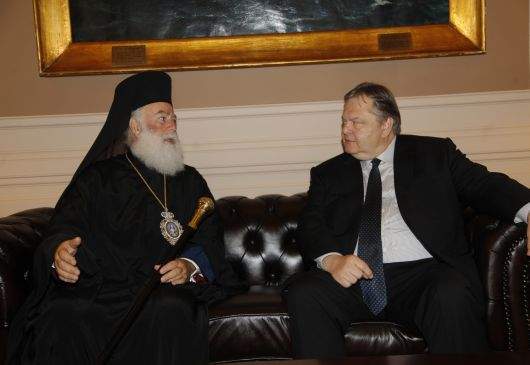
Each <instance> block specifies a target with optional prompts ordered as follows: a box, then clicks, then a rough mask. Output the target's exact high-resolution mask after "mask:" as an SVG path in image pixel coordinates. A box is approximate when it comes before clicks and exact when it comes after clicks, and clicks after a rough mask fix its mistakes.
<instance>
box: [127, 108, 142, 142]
mask: <svg viewBox="0 0 530 365" xmlns="http://www.w3.org/2000/svg"><path fill="white" fill-rule="evenodd" d="M142 108H143V107H142V106H141V107H139V108H138V109H135V110H133V111H132V112H131V118H134V119H136V120H137V121H138V124H139V126H140V129H142V128H143V119H142ZM133 141H134V135H133V133H132V131H131V127H130V126H129V128H127V130H126V131H125V143H126V144H127V146H129V147H131V143H133Z"/></svg>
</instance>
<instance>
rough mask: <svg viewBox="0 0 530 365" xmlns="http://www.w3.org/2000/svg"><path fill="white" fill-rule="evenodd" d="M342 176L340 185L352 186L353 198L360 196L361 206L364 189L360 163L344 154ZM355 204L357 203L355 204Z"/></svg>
mask: <svg viewBox="0 0 530 365" xmlns="http://www.w3.org/2000/svg"><path fill="white" fill-rule="evenodd" d="M344 165H345V166H344V169H343V171H344V176H343V179H342V180H343V181H342V184H348V185H350V184H351V186H352V190H353V191H354V194H353V195H354V196H360V197H361V204H362V202H363V195H364V189H363V173H362V170H361V163H360V162H359V160H357V159H356V158H354V157H353V156H351V155H349V154H345V160H344ZM355 203H357V202H355Z"/></svg>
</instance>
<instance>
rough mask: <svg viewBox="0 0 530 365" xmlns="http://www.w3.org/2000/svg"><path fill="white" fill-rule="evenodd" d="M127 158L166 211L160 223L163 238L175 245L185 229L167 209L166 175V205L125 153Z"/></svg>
mask: <svg viewBox="0 0 530 365" xmlns="http://www.w3.org/2000/svg"><path fill="white" fill-rule="evenodd" d="M125 158H127V161H129V163H130V164H131V166H132V168H133V169H134V171H136V173H137V174H138V176H139V177H140V179H142V181H143V182H144V184H145V186H146V187H147V189H149V191H150V192H151V194H153V196H154V197H155V199H156V200H157V202H158V203H159V204H160V206H161V207H162V208H163V209H164V211H163V212H162V213H160V215H161V216H162V218H163V219H162V221H161V222H160V231H161V232H162V236H163V237H164V238H165V239H166V241H167V242H168V243H169V244H170V245H172V246H173V245H175V244H176V243H177V241H178V239H179V238H180V236H181V235H182V232H183V229H182V224H180V222H179V221H178V220H176V219H174V217H175V215H174V214H173V213H171V212H170V211H169V210H168V208H167V195H166V174H163V175H164V204H162V201H161V200H160V199H159V198H158V196H157V195H156V194H155V192H154V191H153V189H151V186H149V184H148V183H147V180H145V178H144V177H143V175H142V174H141V173H140V171H139V170H138V169H137V168H136V166H134V164H133V162H132V161H131V160H130V159H129V155H128V154H127V153H125Z"/></svg>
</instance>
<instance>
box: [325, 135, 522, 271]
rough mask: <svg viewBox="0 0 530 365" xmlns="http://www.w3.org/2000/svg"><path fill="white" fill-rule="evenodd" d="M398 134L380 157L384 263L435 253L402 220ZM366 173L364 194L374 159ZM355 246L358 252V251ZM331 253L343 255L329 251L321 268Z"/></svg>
mask: <svg viewBox="0 0 530 365" xmlns="http://www.w3.org/2000/svg"><path fill="white" fill-rule="evenodd" d="M395 147H396V138H395V137H394V140H393V141H392V142H391V143H390V144H389V145H388V147H387V148H386V150H385V151H384V152H383V153H381V154H380V155H379V156H377V158H378V159H379V160H381V163H380V164H379V171H380V173H381V188H382V197H381V198H382V199H381V241H382V245H383V263H391V262H405V261H415V260H421V259H426V258H430V257H432V256H431V254H430V253H429V252H428V251H427V250H426V249H425V247H424V246H423V245H422V244H421V243H420V241H419V240H418V238H417V237H416V236H415V235H414V233H412V231H411V230H410V228H409V227H408V226H407V224H406V223H405V221H404V220H403V216H402V215H401V213H400V211H399V207H398V204H397V199H396V189H395V187H394V150H395ZM361 169H362V173H363V187H364V195H365V196H366V188H367V185H368V177H369V176H370V170H371V169H372V164H371V160H366V161H361ZM529 212H530V203H528V204H526V205H525V206H523V207H522V208H521V209H519V211H518V212H517V215H516V217H515V222H516V223H518V222H526V220H527V218H528V213H529ZM357 247H358V245H357V246H356V247H355V254H357ZM329 255H340V253H338V252H328V253H326V254H324V255H322V256H319V257H317V258H316V259H315V261H316V263H317V266H318V267H320V268H322V260H324V258H325V257H327V256H329Z"/></svg>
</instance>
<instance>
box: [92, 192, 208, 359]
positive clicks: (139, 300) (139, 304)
mask: <svg viewBox="0 0 530 365" xmlns="http://www.w3.org/2000/svg"><path fill="white" fill-rule="evenodd" d="M213 207H214V203H213V200H212V199H211V198H208V197H201V198H199V200H198V201H197V207H196V208H195V213H194V214H193V217H192V218H191V220H190V221H189V223H188V224H187V225H186V226H185V227H184V232H182V235H181V236H180V238H179V239H178V241H177V243H175V245H174V246H171V249H170V250H169V251H168V252H167V254H166V255H165V256H164V257H163V258H162V260H161V261H162V262H163V263H164V264H165V263H167V262H169V261H171V260H174V259H175V258H176V257H177V255H178V254H179V253H180V251H181V250H182V247H183V246H184V244H185V243H186V241H187V240H188V238H189V237H190V236H191V235H192V234H193V233H194V232H195V231H196V230H197V227H198V226H199V223H200V221H201V220H202V218H204V217H205V216H206V215H207V214H208V213H210V212H211V211H212V210H213ZM162 266H163V265H162ZM160 277H161V275H160V273H159V272H158V271H154V272H153V274H152V275H151V277H150V278H149V280H147V282H146V283H145V284H144V286H143V287H142V289H140V291H139V292H138V294H137V295H136V298H135V299H134V301H133V303H132V305H131V307H130V308H129V310H128V311H127V313H126V314H125V316H124V317H123V318H122V319H121V320H120V322H119V323H118V326H117V327H116V330H115V331H114V333H113V334H112V336H111V338H110V340H109V342H108V343H107V345H106V346H105V348H104V349H103V352H101V354H99V356H98V359H97V362H96V363H97V364H100V365H104V364H106V363H107V361H108V360H109V359H110V357H111V355H112V352H113V351H114V349H115V348H116V346H118V344H119V343H120V341H121V340H122V339H123V337H124V336H125V334H126V333H127V331H128V330H129V328H130V327H131V325H132V324H133V323H134V320H135V319H136V317H137V316H138V313H140V311H141V310H142V308H143V306H144V304H145V303H146V302H147V299H149V296H150V295H151V293H152V292H153V290H154V289H155V288H156V287H157V286H158V285H159V284H160Z"/></svg>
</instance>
